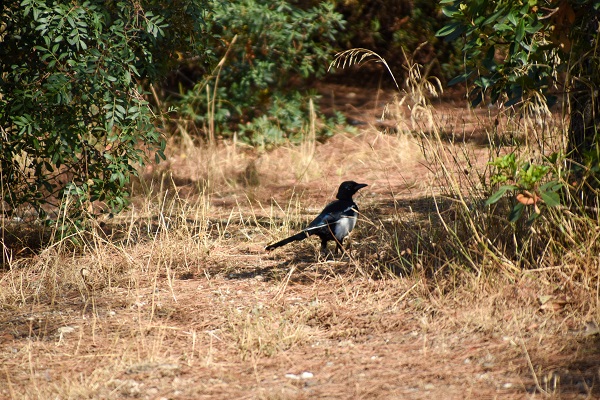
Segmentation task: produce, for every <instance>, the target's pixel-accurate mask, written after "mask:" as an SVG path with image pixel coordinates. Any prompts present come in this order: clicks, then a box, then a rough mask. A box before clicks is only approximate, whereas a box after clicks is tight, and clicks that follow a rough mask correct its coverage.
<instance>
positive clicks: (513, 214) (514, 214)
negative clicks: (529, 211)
mask: <svg viewBox="0 0 600 400" xmlns="http://www.w3.org/2000/svg"><path fill="white" fill-rule="evenodd" d="M524 209H525V205H523V204H522V203H517V204H516V205H515V206H514V207H513V209H512V210H511V211H510V214H509V215H508V220H509V221H510V222H517V221H518V220H519V218H521V215H523V210H524Z"/></svg>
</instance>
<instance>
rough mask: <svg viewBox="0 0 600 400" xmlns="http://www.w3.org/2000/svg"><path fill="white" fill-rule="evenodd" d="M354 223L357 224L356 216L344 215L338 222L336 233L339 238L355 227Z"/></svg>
mask: <svg viewBox="0 0 600 400" xmlns="http://www.w3.org/2000/svg"><path fill="white" fill-rule="evenodd" d="M354 225H356V217H343V218H340V220H339V221H338V222H337V224H336V226H335V228H334V233H335V237H336V239H337V240H340V241H341V240H342V239H344V238H345V237H346V236H348V234H349V233H350V231H351V230H352V229H354Z"/></svg>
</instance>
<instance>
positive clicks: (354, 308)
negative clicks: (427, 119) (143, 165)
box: [0, 87, 600, 399]
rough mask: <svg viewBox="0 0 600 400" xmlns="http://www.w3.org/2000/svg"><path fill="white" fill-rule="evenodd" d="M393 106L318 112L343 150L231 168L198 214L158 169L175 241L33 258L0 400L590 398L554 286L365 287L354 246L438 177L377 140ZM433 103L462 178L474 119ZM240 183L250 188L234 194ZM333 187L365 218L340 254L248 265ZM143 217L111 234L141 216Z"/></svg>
mask: <svg viewBox="0 0 600 400" xmlns="http://www.w3.org/2000/svg"><path fill="white" fill-rule="evenodd" d="M327 90H329V92H331V93H333V91H334V90H335V87H325V88H324V89H323V93H324V94H326V93H327ZM392 97H393V95H392V94H390V93H382V95H381V97H377V96H376V100H373V93H371V94H370V96H368V97H364V98H363V97H361V95H360V94H359V93H358V91H353V90H345V91H343V92H342V93H337V94H336V95H335V96H332V97H330V98H327V97H326V96H325V100H324V101H325V102H327V101H330V102H331V103H330V104H331V105H332V107H335V108H337V109H342V110H343V111H344V112H346V114H347V115H348V116H349V117H350V118H352V120H354V121H356V122H355V124H356V126H357V129H358V132H357V133H355V134H351V135H338V136H336V137H334V138H332V139H331V140H328V141H327V142H326V143H324V144H319V143H308V144H307V145H306V146H308V147H309V148H308V150H307V153H306V154H304V153H302V152H303V151H304V150H303V149H305V148H304V147H303V146H305V145H304V144H303V145H301V146H299V147H290V148H287V147H286V148H281V149H278V150H275V151H272V152H268V153H265V154H260V155H256V154H249V153H236V154H235V155H232V156H231V155H230V156H228V157H230V159H236V160H238V161H239V160H242V162H236V164H235V167H232V168H233V169H234V170H236V171H237V172H236V173H237V174H238V175H237V178H236V179H238V184H235V185H230V186H227V187H226V188H223V189H221V190H216V191H215V192H214V193H212V194H211V195H210V196H209V197H206V198H204V199H205V200H202V201H206V202H207V204H204V203H202V201H201V200H199V199H200V196H199V195H198V193H197V191H196V190H197V189H194V188H195V186H194V184H193V182H194V180H195V178H194V170H193V165H194V163H197V161H193V160H192V161H191V162H190V157H191V156H190V154H187V155H183V154H182V155H181V156H177V155H174V156H173V157H172V158H171V159H170V160H169V163H168V165H169V167H170V168H171V170H172V171H173V172H172V181H173V182H176V185H175V186H177V187H178V190H179V195H180V196H181V197H185V198H186V199H187V200H186V201H187V203H185V207H187V208H186V210H187V211H186V212H187V214H186V215H185V218H183V219H184V220H186V221H187V225H186V224H179V225H177V224H175V223H173V224H174V226H173V228H172V229H164V230H161V231H160V232H159V233H156V234H155V235H154V236H152V235H150V236H151V237H152V240H141V239H140V240H137V241H136V240H132V241H131V243H130V242H129V238H132V237H134V236H135V235H134V234H133V233H131V232H129V234H128V236H127V238H128V239H127V241H122V242H118V243H117V242H114V243H105V242H103V241H101V240H99V241H98V242H95V247H94V246H91V247H90V250H89V251H88V252H86V253H85V254H83V255H79V254H75V253H69V251H65V250H61V249H56V248H49V249H46V250H44V251H43V252H41V253H39V254H37V255H36V256H34V257H32V258H27V259H24V260H20V261H19V260H16V261H15V262H14V263H13V264H12V265H11V268H10V269H4V270H2V271H0V289H1V290H2V291H3V292H4V294H3V295H2V296H1V297H0V301H1V303H0V365H1V368H0V398H6V399H79V398H93V399H121V398H140V399H431V398H434V399H435V398H437V399H538V398H560V399H580V398H581V399H594V398H600V388H599V385H600V347H599V345H600V342H599V337H598V332H597V331H598V327H597V325H595V323H594V322H593V321H594V320H596V318H597V315H596V311H595V308H594V307H593V306H592V305H591V303H597V299H589V302H587V301H586V299H585V298H584V299H582V295H580V293H582V291H581V290H580V288H579V287H577V285H575V284H573V283H572V281H568V282H569V283H565V282H564V281H561V280H560V279H555V280H552V279H550V278H548V275H547V271H543V270H541V269H540V270H539V271H535V270H534V271H521V272H515V273H514V274H511V275H507V274H502V273H498V274H494V273H490V274H487V275H485V276H481V277H473V276H472V275H473V273H472V272H468V274H470V275H471V277H470V278H465V277H464V276H440V277H436V276H431V275H428V274H425V273H419V272H418V271H416V272H415V271H413V273H410V274H400V275H398V276H394V275H393V274H386V273H383V274H379V275H377V274H371V273H369V271H365V268H368V265H374V264H375V263H376V259H377V257H378V255H377V251H376V250H374V251H373V254H367V255H365V253H367V252H368V251H367V250H365V251H361V250H360V249H361V248H368V249H371V248H374V249H377V247H378V246H384V245H389V243H387V244H386V243H385V242H377V243H374V244H369V243H370V241H374V240H375V239H372V238H370V237H369V236H368V235H366V234H365V233H364V232H365V231H367V230H368V229H369V228H368V227H369V226H371V224H373V223H374V221H375V222H376V221H377V220H381V221H384V220H385V219H386V218H397V217H398V216H400V217H402V218H404V217H405V218H407V219H411V218H424V217H426V216H427V215H428V214H429V213H433V212H435V205H434V204H432V203H431V201H430V200H428V199H429V197H428V196H430V195H431V193H433V192H435V191H436V190H438V188H436V187H435V184H436V182H437V181H436V179H435V178H436V174H437V173H438V168H437V166H436V165H432V159H431V158H428V157H427V155H423V152H422V151H421V146H422V143H419V141H418V140H416V139H414V138H411V137H409V136H407V135H400V134H399V133H398V132H391V131H386V132H385V133H381V131H385V130H386V129H389V130H393V129H394V128H395V127H396V125H393V124H389V123H388V122H386V121H379V118H378V114H380V113H381V111H382V108H383V105H384V104H387V103H388V102H389V101H390V99H391V98H392ZM334 102H335V104H334ZM444 104H445V105H444V106H443V107H439V108H438V110H440V113H441V114H440V115H439V117H438V118H439V121H445V122H444V126H446V128H447V131H448V132H460V135H459V134H456V137H455V139H456V140H452V139H451V138H450V139H448V146H461V148H464V149H466V150H467V151H468V153H469V154H470V155H471V156H472V157H471V158H470V160H471V161H472V164H471V165H469V166H468V168H484V167H485V163H486V161H487V160H488V158H487V157H488V155H487V154H488V152H487V149H486V143H485V142H486V140H485V138H484V137H483V136H482V132H483V131H484V130H485V129H483V128H482V123H481V122H478V121H479V120H478V118H482V119H485V118H488V117H489V115H487V114H489V113H488V112H487V111H479V112H480V115H479V117H478V116H475V117H474V116H473V115H472V114H470V112H469V111H468V110H466V109H462V108H457V106H456V105H455V104H452V103H444ZM352 110H354V112H352ZM444 110H445V111H447V113H445V114H444V112H445V111H444ZM442 111H443V112H442ZM491 121H492V122H493V118H492V119H491ZM484 125H485V124H484ZM311 146H312V147H311ZM225 153H226V152H225ZM225 153H219V154H221V156H220V157H221V158H220V160H225V159H226V158H227V157H226V156H225V155H223V154H225ZM307 160H308V161H307ZM473 161H474V162H473ZM223 162H224V161H223ZM305 167H306V168H305ZM236 168H237V169H236ZM249 168H250V169H253V168H255V169H256V171H257V172H256V173H257V174H258V178H259V181H260V183H259V184H258V185H244V184H242V183H240V182H242V181H243V178H244V177H247V175H248V173H249V172H248V170H249ZM223 169H226V167H225V166H224V167H223ZM465 169H467V167H465ZM251 172H252V171H251ZM252 173H254V172H252ZM466 175H468V174H466ZM466 175H465V179H468V177H467V176H466ZM344 179H354V180H356V181H359V182H365V183H368V184H369V187H367V188H365V189H363V190H362V191H361V193H360V194H359V195H358V196H357V198H356V201H357V203H358V204H359V205H360V207H361V210H363V212H364V215H365V218H361V220H360V221H359V223H358V226H357V232H356V235H355V236H356V237H355V238H354V239H353V241H352V243H351V245H350V247H349V248H350V251H349V255H347V256H345V257H342V258H338V259H335V260H332V259H329V260H322V259H319V258H318V257H317V253H316V248H317V244H316V243H315V242H314V241H312V240H307V241H305V242H302V243H300V244H294V245H289V246H287V247H285V248H283V249H278V250H276V251H274V252H272V253H267V252H265V251H264V250H263V249H264V246H265V244H267V243H269V242H270V241H272V240H275V239H277V238H281V237H283V236H285V234H286V233H287V232H288V230H294V229H295V228H298V227H300V226H301V225H302V223H303V222H305V221H306V220H307V219H309V218H310V216H312V215H315V214H316V213H317V212H318V211H319V209H320V208H321V207H322V206H323V205H324V204H326V202H327V201H329V200H330V199H332V198H333V195H334V194H335V190H336V188H337V185H338V184H339V182H341V181H342V180H344ZM192 199H193V200H192ZM143 204H144V203H143V201H141V200H139V201H138V203H135V202H134V208H135V206H137V208H135V210H137V211H135V210H134V211H132V212H131V213H130V214H128V215H126V216H124V217H123V220H127V219H128V218H131V219H134V218H140V217H143V216H144V215H147V214H148V215H152V214H153V210H151V209H150V208H147V209H143ZM203 204H204V205H203ZM201 206H202V207H206V208H205V209H202V210H203V211H198V210H200V209H201V208H202V207H201ZM162 207H166V206H165V205H164V204H163V205H162ZM185 207H183V208H185ZM166 211H168V210H165V214H166ZM149 218H150V217H149ZM266 220H268V221H270V222H269V223H264V224H263V223H262V221H266ZM155 222H156V224H158V225H159V226H162V225H160V224H162V223H163V222H161V220H160V218H158V219H157V221H155ZM165 224H166V223H165ZM175 225H176V226H175ZM200 225H202V226H203V227H204V228H198V227H199V226H200ZM132 226H133V225H129V227H130V228H129V229H130V231H131V230H135V229H141V228H132ZM164 226H167V225H164ZM281 226H284V228H281V230H278V229H279V228H278V227H281ZM196 228H198V230H195V229H196ZM202 229H204V230H202ZM361 230H362V233H361ZM384 240H385V239H384ZM369 246H371V247H369ZM369 251H370V250H369ZM371 259H372V260H375V261H373V262H371V261H370V260H371ZM367 261H369V262H367ZM454 280H455V283H453V282H454ZM48 287H50V288H55V290H48Z"/></svg>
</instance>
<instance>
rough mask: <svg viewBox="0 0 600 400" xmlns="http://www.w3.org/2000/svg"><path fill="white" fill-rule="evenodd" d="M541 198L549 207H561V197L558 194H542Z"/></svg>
mask: <svg viewBox="0 0 600 400" xmlns="http://www.w3.org/2000/svg"><path fill="white" fill-rule="evenodd" d="M540 197H541V198H542V200H544V203H546V205H547V206H548V207H556V206H559V205H560V197H559V195H558V193H556V192H540Z"/></svg>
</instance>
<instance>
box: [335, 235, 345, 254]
mask: <svg viewBox="0 0 600 400" xmlns="http://www.w3.org/2000/svg"><path fill="white" fill-rule="evenodd" d="M343 241H344V239H342V240H337V239H336V241H335V253H336V254H337V253H338V251H339V252H340V255H342V256H343V255H344V252H345V250H344V246H343V245H342V242H343Z"/></svg>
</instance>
